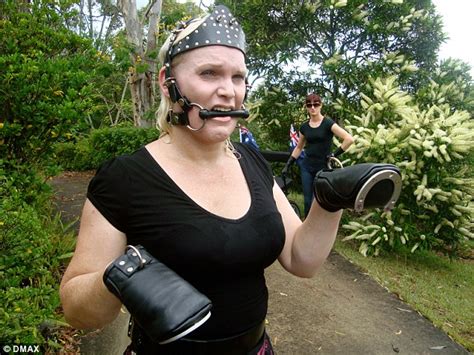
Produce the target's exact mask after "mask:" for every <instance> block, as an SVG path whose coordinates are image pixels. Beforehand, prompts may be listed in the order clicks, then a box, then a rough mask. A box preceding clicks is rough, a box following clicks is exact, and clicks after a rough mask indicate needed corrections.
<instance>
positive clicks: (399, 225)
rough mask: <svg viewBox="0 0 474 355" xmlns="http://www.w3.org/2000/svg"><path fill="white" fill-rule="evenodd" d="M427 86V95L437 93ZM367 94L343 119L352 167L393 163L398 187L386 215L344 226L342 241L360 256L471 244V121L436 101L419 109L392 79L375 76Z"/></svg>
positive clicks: (450, 249) (473, 205) (449, 249)
mask: <svg viewBox="0 0 474 355" xmlns="http://www.w3.org/2000/svg"><path fill="white" fill-rule="evenodd" d="M431 85H432V86H433V88H432V90H429V89H428V90H425V91H426V92H431V93H432V92H434V91H435V90H436V89H437V85H436V83H435V82H432V84H431ZM370 89H371V92H370V93H368V94H361V97H362V100H361V105H362V107H363V109H364V110H365V112H364V113H363V114H362V115H354V118H353V119H352V120H350V121H347V120H346V128H347V129H348V130H349V131H351V133H352V134H353V135H354V137H355V144H354V145H353V147H351V149H350V151H349V152H350V153H351V158H352V162H353V163H360V162H386V163H392V164H395V165H397V166H398V167H399V168H400V169H401V172H402V181H403V187H402V193H401V196H400V199H399V201H398V204H397V206H396V207H395V208H394V209H393V210H392V211H390V212H382V211H378V210H376V211H369V212H368V213H367V214H365V215H363V216H360V217H359V218H355V219H353V220H352V221H350V222H348V223H346V224H344V225H343V226H342V227H343V228H344V229H346V230H347V231H349V235H348V236H346V237H345V240H356V241H359V242H360V245H359V246H360V247H359V251H360V252H361V253H362V254H364V255H367V254H375V255H377V254H378V253H379V252H380V250H382V249H393V248H397V247H407V248H409V249H410V250H411V251H412V252H414V251H415V250H417V249H419V248H423V249H438V250H443V251H444V252H447V253H455V252H456V250H457V248H458V247H459V246H460V244H462V243H463V242H464V241H466V240H468V239H469V238H470V239H474V233H473V227H474V225H473V222H472V219H473V216H474V202H473V195H474V177H473V171H472V165H471V164H470V162H472V153H473V151H474V144H472V141H473V140H474V130H473V128H474V121H473V120H472V119H471V117H470V114H469V113H468V112H467V111H458V110H452V109H451V107H450V105H448V104H445V103H444V102H445V100H443V99H442V98H440V97H438V99H437V100H436V101H434V102H435V103H434V104H432V105H431V106H426V107H424V108H420V107H419V106H418V105H417V103H416V102H415V100H414V98H413V97H412V96H411V95H409V94H408V93H407V92H404V91H403V90H401V89H400V88H399V87H398V86H397V83H396V78H395V77H388V78H385V79H374V80H372V81H371V83H370ZM425 89H426V88H425ZM436 91H437V93H438V95H441V91H440V90H436ZM339 109H342V106H341V105H339Z"/></svg>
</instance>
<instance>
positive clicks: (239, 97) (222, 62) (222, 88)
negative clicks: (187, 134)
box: [173, 46, 247, 139]
mask: <svg viewBox="0 0 474 355" xmlns="http://www.w3.org/2000/svg"><path fill="white" fill-rule="evenodd" d="M181 56H182V57H181V58H179V57H178V58H179V60H178V61H177V64H176V65H175V66H174V67H173V75H174V76H175V78H176V81H177V83H178V85H179V88H180V90H181V94H182V95H183V96H186V97H187V98H188V99H189V101H191V102H193V103H197V104H199V105H201V106H202V107H203V108H205V109H208V110H221V111H229V110H239V109H241V107H242V104H243V101H244V97H245V91H246V85H245V77H246V75H247V67H246V65H245V57H244V55H243V53H242V52H241V51H240V50H238V49H235V48H229V47H225V46H207V47H201V48H197V49H194V50H192V51H189V52H186V53H183V54H181ZM188 117H189V122H190V125H191V127H194V128H199V127H201V125H202V120H201V118H199V108H197V107H194V108H193V109H192V110H191V111H190V112H189V113H188ZM236 123H237V118H231V117H229V116H225V115H224V116H222V117H216V118H211V119H207V122H206V124H205V126H204V128H203V129H202V132H207V133H210V132H212V135H213V136H215V137H216V138H218V139H222V138H224V139H226V138H228V137H229V136H230V134H231V133H232V132H233V130H234V128H235V125H236Z"/></svg>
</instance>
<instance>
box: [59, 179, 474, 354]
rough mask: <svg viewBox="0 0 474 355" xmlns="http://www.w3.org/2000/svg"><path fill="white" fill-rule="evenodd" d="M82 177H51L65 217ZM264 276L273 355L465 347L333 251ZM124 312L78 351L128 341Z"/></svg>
mask: <svg viewBox="0 0 474 355" xmlns="http://www.w3.org/2000/svg"><path fill="white" fill-rule="evenodd" d="M89 179H90V174H65V175H62V176H59V177H56V178H55V179H53V180H52V185H53V186H54V188H55V191H56V194H55V200H56V202H57V206H58V210H59V211H62V215H63V218H64V220H65V221H66V222H70V221H72V220H77V219H78V216H79V215H80V211H81V209H82V204H83V202H84V193H85V191H86V186H87V183H88V181H89ZM76 227H78V224H77V223H76ZM266 277H267V283H268V289H269V294H270V299H269V312H268V316H267V322H268V323H267V331H268V333H269V335H270V337H271V338H272V342H273V345H274V349H275V351H276V353H277V354H278V355H281V354H291V355H293V354H295V355H296V354H298V355H299V354H344V355H346V354H364V355H366V354H377V355H383V354H397V353H399V354H469V352H468V351H467V350H466V349H464V348H463V347H461V346H460V345H458V344H457V343H455V342H453V341H452V340H451V339H450V338H449V337H448V336H447V335H446V334H445V333H444V332H442V331H441V330H439V329H437V328H435V327H434V326H433V325H432V324H431V323H430V322H429V321H428V320H426V319H425V318H424V317H422V316H421V315H419V314H418V313H417V312H416V311H414V310H413V309H412V308H411V307H409V306H408V305H406V304H405V303H403V302H402V301H400V300H399V299H398V298H397V297H396V296H394V295H393V294H391V293H389V292H388V291H386V290H385V289H384V288H383V287H381V286H380V285H379V284H377V283H376V282H375V281H374V280H373V279H371V278H370V277H368V276H367V275H365V274H364V273H362V272H361V271H360V270H359V269H358V268H357V267H355V266H354V265H353V264H351V263H350V262H348V261H347V260H346V259H344V258H343V257H341V256H340V255H339V254H337V253H335V252H333V253H331V255H330V257H329V259H328V260H327V262H326V263H325V265H324V267H323V269H322V271H321V272H320V273H319V274H318V275H317V276H315V277H314V278H313V279H300V278H297V277H294V276H292V275H290V274H288V273H287V272H286V271H284V270H283V269H282V268H281V266H279V264H278V263H275V264H274V265H272V266H271V267H269V268H268V269H267V270H266ZM127 319H128V316H127V315H126V314H122V315H120V316H119V318H118V319H117V320H116V321H115V322H114V323H112V324H111V325H110V326H108V327H106V328H105V329H103V330H101V331H98V332H94V333H91V334H89V335H87V336H85V337H84V338H83V339H82V346H81V353H82V354H86V355H89V354H97V355H108V354H110V355H115V354H121V353H122V352H123V349H124V347H125V346H126V344H127V343H128V339H127V337H126V323H127Z"/></svg>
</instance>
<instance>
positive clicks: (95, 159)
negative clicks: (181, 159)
mask: <svg viewBox="0 0 474 355" xmlns="http://www.w3.org/2000/svg"><path fill="white" fill-rule="evenodd" d="M159 134H160V133H159V131H158V130H157V129H156V128H137V127H114V128H103V129H96V130H93V131H92V132H91V134H90V136H89V137H88V138H85V139H82V140H80V141H78V143H76V144H74V143H71V142H69V143H60V144H57V145H56V157H57V159H58V162H59V164H60V165H61V167H62V168H63V169H66V170H76V171H82V170H91V169H97V168H98V167H99V166H100V165H101V164H102V163H103V162H105V161H106V160H109V159H111V158H113V157H116V156H118V155H121V154H130V153H133V152H134V151H135V150H137V149H139V148H140V147H142V146H144V145H146V144H148V143H150V142H151V141H153V140H155V139H157V138H158V136H159Z"/></svg>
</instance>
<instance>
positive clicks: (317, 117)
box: [309, 112, 324, 122]
mask: <svg viewBox="0 0 474 355" xmlns="http://www.w3.org/2000/svg"><path fill="white" fill-rule="evenodd" d="M323 118H324V116H323V115H321V113H320V112H318V113H315V114H314V115H309V119H310V120H311V121H312V122H320V121H322V120H323Z"/></svg>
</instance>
